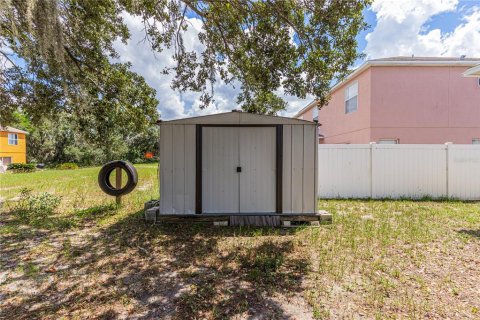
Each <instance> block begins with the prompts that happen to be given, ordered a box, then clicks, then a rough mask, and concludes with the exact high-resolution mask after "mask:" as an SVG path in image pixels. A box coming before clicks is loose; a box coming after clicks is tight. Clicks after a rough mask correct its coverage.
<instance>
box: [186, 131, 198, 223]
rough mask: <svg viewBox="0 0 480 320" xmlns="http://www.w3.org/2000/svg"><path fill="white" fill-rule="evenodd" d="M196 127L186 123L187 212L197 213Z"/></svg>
mask: <svg viewBox="0 0 480 320" xmlns="http://www.w3.org/2000/svg"><path fill="white" fill-rule="evenodd" d="M195 169H196V128H195V125H185V213H187V214H192V213H195V179H196V172H195Z"/></svg>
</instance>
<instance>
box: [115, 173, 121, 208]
mask: <svg viewBox="0 0 480 320" xmlns="http://www.w3.org/2000/svg"><path fill="white" fill-rule="evenodd" d="M115 188H117V189H121V188H122V168H116V169H115ZM115 201H116V202H117V205H121V204H122V196H116V197H115Z"/></svg>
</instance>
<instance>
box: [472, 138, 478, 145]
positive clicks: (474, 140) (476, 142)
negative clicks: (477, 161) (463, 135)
mask: <svg viewBox="0 0 480 320" xmlns="http://www.w3.org/2000/svg"><path fill="white" fill-rule="evenodd" d="M472 144H480V138H473V139H472Z"/></svg>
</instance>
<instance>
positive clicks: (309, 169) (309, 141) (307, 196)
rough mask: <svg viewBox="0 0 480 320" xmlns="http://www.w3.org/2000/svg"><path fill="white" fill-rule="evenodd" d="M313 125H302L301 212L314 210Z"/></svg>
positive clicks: (314, 138) (314, 141) (314, 142)
mask: <svg viewBox="0 0 480 320" xmlns="http://www.w3.org/2000/svg"><path fill="white" fill-rule="evenodd" d="M316 139H317V137H316V130H315V127H314V126H303V187H302V190H303V192H302V196H303V203H302V212H303V213H313V212H315V201H316V198H315V144H316Z"/></svg>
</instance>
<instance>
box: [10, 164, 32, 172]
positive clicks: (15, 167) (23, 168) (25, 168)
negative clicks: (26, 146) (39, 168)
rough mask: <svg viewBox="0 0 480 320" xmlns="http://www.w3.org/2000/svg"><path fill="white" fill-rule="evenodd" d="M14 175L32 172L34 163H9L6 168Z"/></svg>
mask: <svg viewBox="0 0 480 320" xmlns="http://www.w3.org/2000/svg"><path fill="white" fill-rule="evenodd" d="M7 169H8V170H12V171H13V172H14V173H22V172H33V171H35V169H36V166H35V163H11V164H9V165H8V167H7Z"/></svg>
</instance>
